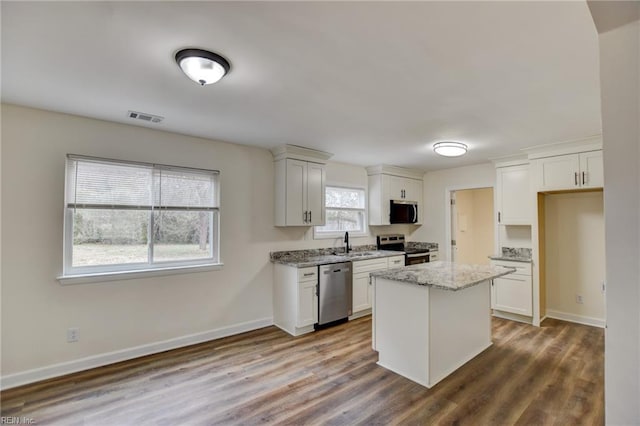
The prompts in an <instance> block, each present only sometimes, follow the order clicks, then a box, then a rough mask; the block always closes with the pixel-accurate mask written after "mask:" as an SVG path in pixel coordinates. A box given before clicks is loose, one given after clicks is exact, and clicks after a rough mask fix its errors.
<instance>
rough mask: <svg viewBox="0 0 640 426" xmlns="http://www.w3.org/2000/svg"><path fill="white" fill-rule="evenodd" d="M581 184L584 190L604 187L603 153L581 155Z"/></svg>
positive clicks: (593, 152)
mask: <svg viewBox="0 0 640 426" xmlns="http://www.w3.org/2000/svg"><path fill="white" fill-rule="evenodd" d="M580 179H581V180H580V184H581V186H582V188H602V187H604V166H603V161H602V151H591V152H583V153H581V154H580Z"/></svg>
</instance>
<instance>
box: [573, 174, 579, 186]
mask: <svg viewBox="0 0 640 426" xmlns="http://www.w3.org/2000/svg"><path fill="white" fill-rule="evenodd" d="M573 181H574V182H575V183H576V186H578V172H575V173H574V174H573Z"/></svg>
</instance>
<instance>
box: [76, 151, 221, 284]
mask: <svg viewBox="0 0 640 426" xmlns="http://www.w3.org/2000/svg"><path fill="white" fill-rule="evenodd" d="M218 200H219V188H218V172H217V171H213V170H200V169H189V168H181V167H172V166H164V165H156V164H144V163H129V162H123V161H116V160H105V159H99V158H90V157H81V156H74V155H69V156H67V170H66V190H65V209H66V212H65V222H64V225H65V250H64V275H65V276H69V275H78V274H91V273H105V272H118V271H139V270H155V269H161V268H168V267H180V266H197V265H211V264H216V263H219V255H218V229H219V228H218V222H219V220H218V209H219V204H218Z"/></svg>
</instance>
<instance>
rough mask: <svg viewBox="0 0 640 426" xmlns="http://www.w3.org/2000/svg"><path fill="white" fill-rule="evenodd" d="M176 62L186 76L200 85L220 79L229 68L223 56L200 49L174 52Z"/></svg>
mask: <svg viewBox="0 0 640 426" xmlns="http://www.w3.org/2000/svg"><path fill="white" fill-rule="evenodd" d="M176 62H177V63H178V66H179V67H180V69H182V71H183V72H184V73H185V74H186V75H187V77H189V78H190V79H191V80H193V81H195V82H196V83H198V84H199V85H201V86H204V85H205V84H213V83H215V82H217V81H220V79H221V78H222V77H224V76H225V75H226V74H227V73H228V72H229V70H230V69H231V65H230V64H229V61H227V60H226V59H225V58H223V57H222V56H220V55H218V54H217V53H213V52H209V51H208V50H202V49H182V50H180V51H179V52H178V53H176Z"/></svg>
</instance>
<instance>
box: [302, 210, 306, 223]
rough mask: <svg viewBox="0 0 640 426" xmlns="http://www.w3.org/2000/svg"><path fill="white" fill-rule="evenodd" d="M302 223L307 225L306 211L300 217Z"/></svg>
mask: <svg viewBox="0 0 640 426" xmlns="http://www.w3.org/2000/svg"><path fill="white" fill-rule="evenodd" d="M302 223H307V212H306V211H305V212H304V214H303V215H302Z"/></svg>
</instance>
